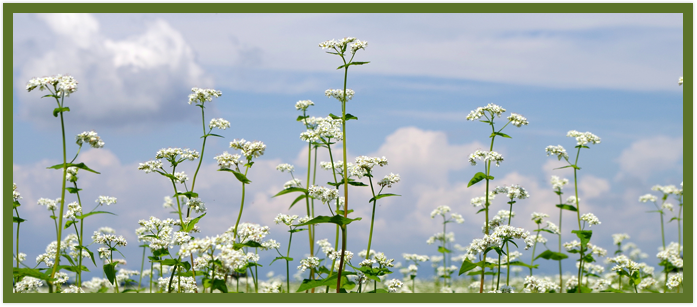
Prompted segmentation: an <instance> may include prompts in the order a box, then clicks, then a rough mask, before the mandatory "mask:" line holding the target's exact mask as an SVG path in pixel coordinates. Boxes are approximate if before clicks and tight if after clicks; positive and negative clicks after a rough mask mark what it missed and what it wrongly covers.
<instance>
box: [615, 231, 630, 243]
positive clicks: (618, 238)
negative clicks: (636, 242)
mask: <svg viewBox="0 0 697 307" xmlns="http://www.w3.org/2000/svg"><path fill="white" fill-rule="evenodd" d="M627 239H629V235H628V234H626V233H616V234H613V235H612V244H614V245H620V244H622V241H624V240H627Z"/></svg>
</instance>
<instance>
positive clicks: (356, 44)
mask: <svg viewBox="0 0 697 307" xmlns="http://www.w3.org/2000/svg"><path fill="white" fill-rule="evenodd" d="M365 47H368V42H366V41H360V40H356V41H355V42H354V43H353V44H352V45H351V53H352V54H355V53H356V51H358V50H361V49H363V50H365Z"/></svg>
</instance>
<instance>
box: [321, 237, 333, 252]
mask: <svg viewBox="0 0 697 307" xmlns="http://www.w3.org/2000/svg"><path fill="white" fill-rule="evenodd" d="M317 245H319V247H320V248H322V253H325V254H327V253H329V252H330V251H332V250H333V248H332V244H331V243H329V240H327V239H322V240H319V241H317Z"/></svg>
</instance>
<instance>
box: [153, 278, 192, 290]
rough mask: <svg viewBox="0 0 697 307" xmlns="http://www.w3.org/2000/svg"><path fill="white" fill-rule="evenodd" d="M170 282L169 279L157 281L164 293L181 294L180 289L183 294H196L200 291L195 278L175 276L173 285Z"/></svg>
mask: <svg viewBox="0 0 697 307" xmlns="http://www.w3.org/2000/svg"><path fill="white" fill-rule="evenodd" d="M169 280H170V278H169V277H160V278H158V279H157V286H159V287H160V290H162V292H163V293H168V292H173V293H178V292H180V291H179V289H180V287H181V292H183V293H196V292H197V291H198V286H197V285H196V280H195V279H194V278H193V277H180V276H173V277H172V282H171V283H170V282H169Z"/></svg>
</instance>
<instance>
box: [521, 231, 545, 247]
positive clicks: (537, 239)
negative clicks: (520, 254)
mask: <svg viewBox="0 0 697 307" xmlns="http://www.w3.org/2000/svg"><path fill="white" fill-rule="evenodd" d="M524 241H525V244H526V245H527V246H534V245H535V243H542V244H545V243H547V238H545V237H543V236H542V235H540V234H539V233H537V234H536V235H534V236H528V237H527V238H525V240H524Z"/></svg>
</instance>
